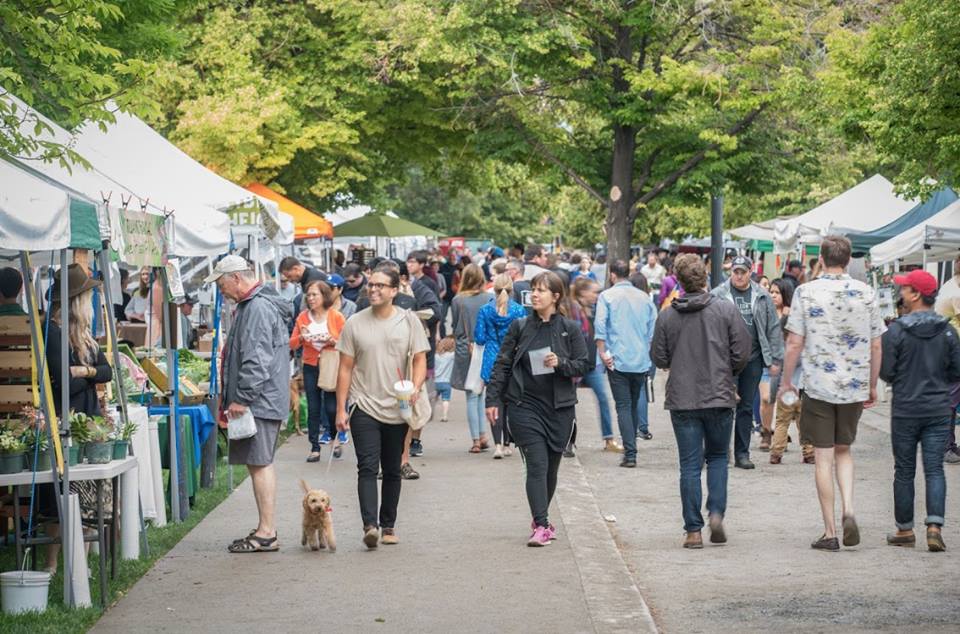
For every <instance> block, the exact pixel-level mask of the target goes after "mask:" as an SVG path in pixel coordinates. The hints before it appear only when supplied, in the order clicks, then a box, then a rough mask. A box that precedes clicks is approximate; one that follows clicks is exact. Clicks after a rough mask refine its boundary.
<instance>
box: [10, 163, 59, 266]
mask: <svg viewBox="0 0 960 634" xmlns="http://www.w3.org/2000/svg"><path fill="white" fill-rule="evenodd" d="M0 183H3V187H0V249H3V250H7V251H56V250H58V249H66V248H67V247H68V246H69V245H70V197H69V196H68V195H67V194H66V192H64V191H63V190H62V189H59V188H57V187H54V186H53V185H50V184H48V183H46V182H44V181H42V180H40V179H39V178H37V177H35V176H32V175H30V174H28V173H27V172H24V171H23V170H21V169H19V168H17V167H15V166H13V165H11V164H10V163H7V162H5V161H0ZM27 209H29V210H30V213H29V214H25V213H23V212H24V210H27Z"/></svg>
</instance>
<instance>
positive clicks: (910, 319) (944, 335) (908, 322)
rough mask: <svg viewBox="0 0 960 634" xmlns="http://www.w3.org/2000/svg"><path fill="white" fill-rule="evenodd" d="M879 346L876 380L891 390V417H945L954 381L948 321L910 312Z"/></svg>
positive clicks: (959, 348)
mask: <svg viewBox="0 0 960 634" xmlns="http://www.w3.org/2000/svg"><path fill="white" fill-rule="evenodd" d="M882 342H883V357H882V361H881V363H880V378H881V379H883V380H884V381H886V382H887V383H889V384H891V385H892V386H893V409H892V414H893V416H894V417H909V418H921V417H922V418H926V417H934V416H949V415H950V409H951V401H950V386H951V384H953V383H957V382H958V381H960V340H958V339H957V332H956V331H955V330H954V329H953V326H951V325H950V322H948V321H947V320H946V319H945V318H944V317H941V316H940V315H938V314H936V313H934V312H933V311H930V310H924V311H920V312H916V313H910V314H908V315H904V316H903V317H901V318H900V319H898V320H896V321H894V322H893V323H891V324H890V326H889V328H888V329H887V331H886V332H885V333H883V339H882Z"/></svg>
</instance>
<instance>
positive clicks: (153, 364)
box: [140, 357, 206, 405]
mask: <svg viewBox="0 0 960 634" xmlns="http://www.w3.org/2000/svg"><path fill="white" fill-rule="evenodd" d="M140 366H141V367H143V369H144V370H146V372H147V376H149V377H150V381H152V382H153V384H154V385H156V386H157V387H158V388H160V390H161V392H164V393H166V392H167V390H168V387H167V385H168V383H167V365H166V362H163V363H162V364H161V363H157V359H153V358H150V357H147V358H145V359H141V360H140ZM205 396H206V395H205V394H204V393H203V391H202V390H201V389H200V387H199V386H197V385H196V384H195V383H194V382H193V381H191V380H190V379H188V378H186V377H184V376H181V377H180V402H181V403H183V404H184V405H199V404H201V403H203V399H204V398H205Z"/></svg>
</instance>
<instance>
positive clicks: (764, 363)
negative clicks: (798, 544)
mask: <svg viewBox="0 0 960 634" xmlns="http://www.w3.org/2000/svg"><path fill="white" fill-rule="evenodd" d="M752 269H753V262H752V261H751V260H750V258H748V257H747V256H745V255H738V256H737V257H735V258H734V259H733V265H732V267H731V274H730V279H729V280H727V281H726V282H724V283H723V284H721V285H720V286H718V287H716V288H715V289H713V291H712V293H713V295H715V296H716V297H719V298H720V299H723V300H726V301H728V302H730V303H732V304H733V305H734V306H735V307H736V308H737V310H738V311H739V312H740V316H741V317H743V321H744V323H745V324H746V325H747V329H748V330H749V331H750V335H751V338H752V340H753V350H752V353H751V355H750V361H749V362H748V363H747V365H746V367H745V368H743V370H742V371H741V372H740V374H738V375H737V396H738V397H739V398H740V400H739V401H738V402H737V418H736V423H735V425H734V441H733V457H734V460H735V465H736V466H737V467H739V468H741V469H753V468H754V465H753V463H752V462H751V461H750V434H751V432H752V431H753V401H754V399H756V397H757V388H758V387H759V385H760V379H761V377H762V376H763V373H764V370H765V369H769V370H768V371H769V375H770V376H771V377H775V376H778V375H779V374H780V368H781V366H783V331H782V330H781V328H780V318H779V317H777V309H776V308H774V306H773V299H772V298H771V297H770V294H769V293H767V291H765V290H763V289H762V288H761V287H760V285H759V284H757V283H756V282H754V281H753V280H751V279H750V272H751V270H752Z"/></svg>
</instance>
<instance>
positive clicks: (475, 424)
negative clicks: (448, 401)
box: [450, 264, 492, 453]
mask: <svg viewBox="0 0 960 634" xmlns="http://www.w3.org/2000/svg"><path fill="white" fill-rule="evenodd" d="M486 281H487V280H486V277H485V276H484V275H483V269H481V268H480V267H479V266H477V265H476V264H468V265H467V266H465V267H464V268H463V275H462V277H461V278H460V292H459V293H457V296H456V297H454V298H453V303H452V304H451V305H450V310H451V314H452V317H453V335H454V337H455V338H456V341H457V348H456V352H455V354H454V360H453V376H452V377H451V379H450V385H452V386H453V388H454V389H455V390H462V391H464V392H466V393H467V423H468V424H469V426H470V437H471V438H472V439H473V446H472V447H470V453H480V452H481V451H484V450H486V449H488V448H489V447H490V444H489V443H488V442H487V430H486V424H485V422H484V416H483V382H482V381H481V379H480V369H481V366H482V365H483V349H482V348H480V347H478V346H476V345H475V342H474V337H473V335H474V331H475V330H476V328H477V315H479V313H480V309H481V308H483V306H484V305H485V304H487V303H488V302H490V300H491V299H492V298H491V295H490V294H489V293H486V292H484V290H483V288H484V286H485V285H486Z"/></svg>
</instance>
